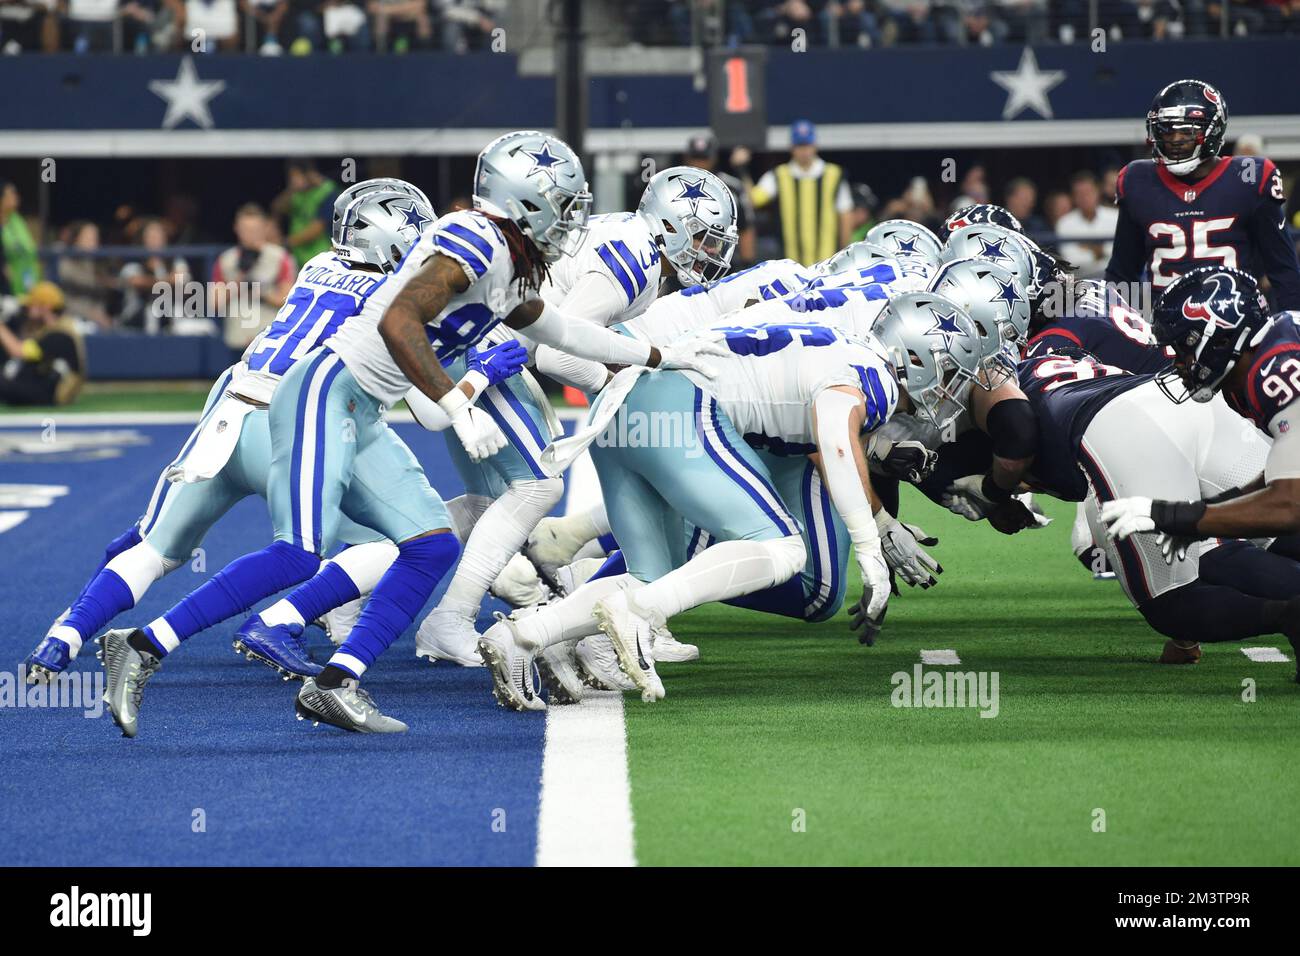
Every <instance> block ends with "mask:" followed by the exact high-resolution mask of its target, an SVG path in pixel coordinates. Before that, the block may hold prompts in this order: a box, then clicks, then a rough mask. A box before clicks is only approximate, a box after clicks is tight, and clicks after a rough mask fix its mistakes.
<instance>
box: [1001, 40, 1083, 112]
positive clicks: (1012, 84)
mask: <svg viewBox="0 0 1300 956" xmlns="http://www.w3.org/2000/svg"><path fill="white" fill-rule="evenodd" d="M989 79H991V80H992V81H993V82H994V83H996V84H997V85H998V86H1000V87H1002V88H1003V89H1004V90H1006V91H1007V102H1006V105H1005V106H1004V107H1002V118H1003V119H1004V120H1009V119H1014V118H1015V117H1017V116H1019V115H1020V114H1021V113H1023V112H1024V111H1025V110H1027V109H1030V110H1033V111H1034V112H1035V113H1037V114H1038V115H1039V116H1041V117H1042V118H1043V119H1052V102H1051V100H1049V99H1048V98H1047V94H1048V93H1049V92H1050V91H1051V90H1053V89H1054V88H1055V87H1057V86H1059V85H1060V84H1061V83H1063V82H1064V81H1065V71H1064V70H1040V69H1039V68H1038V57H1036V56H1034V51H1033V50H1031V49H1030V48H1029V47H1025V48H1024V50H1023V51H1021V54H1020V64H1019V65H1018V66H1017V67H1016V68H1015V69H1014V70H994V71H993V72H992V73H990V74H989Z"/></svg>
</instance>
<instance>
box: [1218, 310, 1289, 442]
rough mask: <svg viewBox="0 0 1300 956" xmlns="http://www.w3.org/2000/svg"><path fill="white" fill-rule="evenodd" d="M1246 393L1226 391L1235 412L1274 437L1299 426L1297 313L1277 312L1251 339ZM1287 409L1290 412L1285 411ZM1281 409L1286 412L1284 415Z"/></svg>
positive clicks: (1225, 395) (1225, 393) (1226, 397)
mask: <svg viewBox="0 0 1300 956" xmlns="http://www.w3.org/2000/svg"><path fill="white" fill-rule="evenodd" d="M1251 348H1252V349H1254V351H1255V358H1254V360H1253V361H1252V362H1251V363H1250V368H1249V369H1247V370H1246V386H1245V388H1246V390H1245V394H1243V395H1237V394H1233V393H1231V392H1228V391H1226V390H1225V392H1224V395H1223V397H1224V398H1225V399H1227V401H1228V404H1229V405H1230V406H1231V407H1232V408H1233V410H1234V411H1236V412H1237V414H1239V415H1242V416H1244V417H1245V418H1249V419H1250V420H1251V421H1252V422H1254V423H1255V426H1256V427H1257V428H1259V429H1260V430H1261V431H1263V432H1264V433H1266V434H1268V435H1270V436H1271V437H1273V438H1277V437H1278V436H1280V435H1282V434H1284V433H1285V432H1289V431H1290V430H1291V429H1292V428H1295V427H1298V426H1300V405H1297V404H1296V401H1297V399H1300V312H1279V313H1278V314H1277V315H1275V316H1273V318H1272V319H1271V320H1270V322H1269V324H1268V325H1266V326H1264V328H1262V329H1260V331H1259V333H1258V334H1257V335H1256V336H1255V338H1254V340H1253V341H1252V342H1251ZM1288 409H1289V411H1287V410H1288ZM1283 412H1287V413H1286V414H1283Z"/></svg>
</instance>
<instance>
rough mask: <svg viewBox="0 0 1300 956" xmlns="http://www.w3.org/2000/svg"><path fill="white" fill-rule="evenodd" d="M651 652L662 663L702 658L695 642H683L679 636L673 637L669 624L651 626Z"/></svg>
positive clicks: (675, 662)
mask: <svg viewBox="0 0 1300 956" xmlns="http://www.w3.org/2000/svg"><path fill="white" fill-rule="evenodd" d="M650 640H651V645H650V652H651V653H652V654H654V656H655V660H656V661H657V662H660V663H668V664H679V663H682V662H683V661H697V660H699V659H700V649H699V648H698V647H696V646H695V645H694V644H683V643H682V642H681V641H679V640H677V638H675V637H673V632H672V631H670V630H668V625H666V624H661V625H659V626H658V627H653V626H652V627H651V628H650Z"/></svg>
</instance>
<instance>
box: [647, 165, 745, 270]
mask: <svg viewBox="0 0 1300 956" xmlns="http://www.w3.org/2000/svg"><path fill="white" fill-rule="evenodd" d="M636 211H637V215H638V216H640V217H641V218H642V219H643V220H644V221H645V224H646V225H647V226H648V227H649V228H650V234H651V235H652V236H654V237H655V241H656V242H657V243H658V244H659V250H660V252H661V253H662V254H663V256H664V258H665V259H667V260H668V261H669V262H671V263H672V264H673V266H674V267H675V268H676V270H677V281H679V282H680V283H681V284H682V285H683V286H693V285H702V286H705V287H706V288H707V287H708V286H711V285H713V284H714V283H715V282H717V281H718V280H719V279H721V278H722V277H723V276H724V275H726V274H727V270H729V269H730V268H731V256H732V254H733V253H734V252H735V251H736V242H737V241H738V234H737V232H736V197H735V196H734V195H732V192H731V190H730V189H729V188H728V187H727V184H726V183H724V182H723V181H722V180H721V179H719V178H718V177H717V176H715V175H713V173H711V172H709V171H707V170H704V169H696V168H695V167H693V166H672V167H670V168H668V169H665V170H662V171H661V172H658V173H655V175H654V176H653V177H651V179H650V182H649V183H647V184H646V187H645V192H644V193H642V194H641V203H640V205H639V206H637V210H636Z"/></svg>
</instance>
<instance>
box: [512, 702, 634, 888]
mask: <svg viewBox="0 0 1300 956" xmlns="http://www.w3.org/2000/svg"><path fill="white" fill-rule="evenodd" d="M537 865H538V866H635V865H636V852H635V849H634V847H633V843H632V800H631V791H630V789H629V787H628V780H627V732H626V730H625V729H624V725H623V695H622V694H621V693H619V692H617V691H602V692H597V691H591V692H589V693H588V695H587V696H586V697H584V698H583V699H582V703H580V704H570V705H568V706H562V707H561V706H556V707H550V708H548V709H547V711H546V750H545V752H544V753H543V756H542V796H541V807H540V809H539V811H538V814H537Z"/></svg>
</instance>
